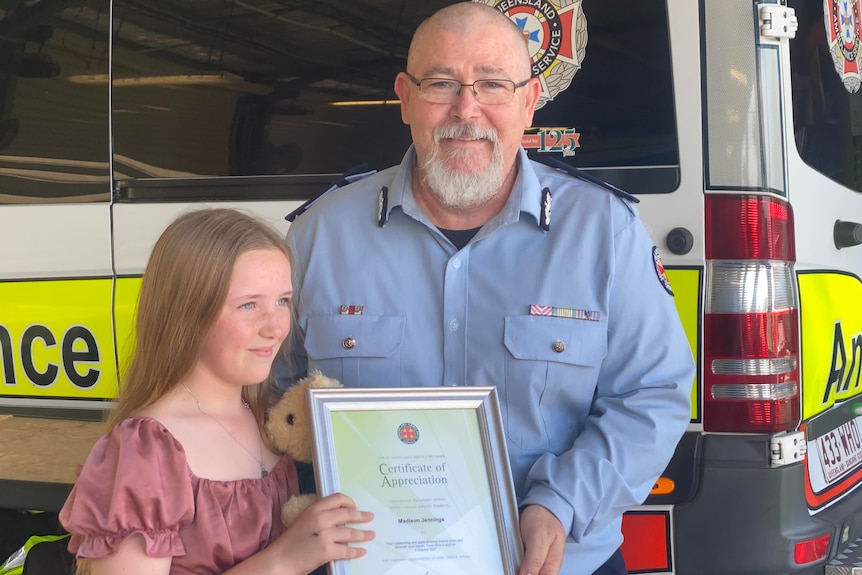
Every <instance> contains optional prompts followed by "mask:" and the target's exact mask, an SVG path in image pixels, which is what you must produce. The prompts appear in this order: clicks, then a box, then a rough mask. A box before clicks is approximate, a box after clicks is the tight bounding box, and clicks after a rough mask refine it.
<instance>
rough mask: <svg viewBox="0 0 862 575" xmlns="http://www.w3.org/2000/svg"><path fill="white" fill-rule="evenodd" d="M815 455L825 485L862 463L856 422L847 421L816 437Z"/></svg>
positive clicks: (861, 440)
mask: <svg viewBox="0 0 862 575" xmlns="http://www.w3.org/2000/svg"><path fill="white" fill-rule="evenodd" d="M817 455H818V456H819V457H820V466H821V467H822V468H823V478H824V479H825V480H826V484H827V485H828V484H831V483H834V482H835V481H837V480H838V479H839V478H840V477H841V476H843V475H844V474H846V473H848V472H849V471H852V470H853V469H854V468H855V467H856V466H857V465H859V463H862V436H860V433H859V427H858V426H857V425H856V421H855V420H853V421H848V422H847V423H844V424H842V425H841V426H839V427H836V428H835V429H833V430H832V431H830V432H828V433H825V434H823V435H821V436H820V437H818V438H817Z"/></svg>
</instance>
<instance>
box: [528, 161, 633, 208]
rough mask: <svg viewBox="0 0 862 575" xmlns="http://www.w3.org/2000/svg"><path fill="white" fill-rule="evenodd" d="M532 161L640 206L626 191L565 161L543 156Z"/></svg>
mask: <svg viewBox="0 0 862 575" xmlns="http://www.w3.org/2000/svg"><path fill="white" fill-rule="evenodd" d="M530 159H531V160H533V161H535V162H539V163H540V164H544V165H546V166H548V167H551V168H556V169H558V170H561V171H563V172H566V173H567V174H569V175H570V176H572V177H575V178H578V179H579V180H583V181H585V182H590V183H591V184H595V185H597V186H599V187H602V188H604V189H606V190H608V191H609V192H611V193H612V194H614V195H615V196H617V197H619V198H622V199H624V200H626V201H629V202H631V203H633V204H639V203H640V200H639V199H638V198H636V197H635V196H633V195H631V194H630V193H628V192H625V191H623V190H621V189H619V188H618V187H616V186H615V185H613V184H609V183H607V182H606V181H604V180H600V179H599V178H597V177H595V176H593V175H591V174H588V173H587V172H585V171H583V170H579V169H578V168H576V167H574V166H570V165H569V164H567V163H565V162H564V161H562V160H559V159H557V158H555V157H553V156H542V157H541V158H538V157H536V156H530Z"/></svg>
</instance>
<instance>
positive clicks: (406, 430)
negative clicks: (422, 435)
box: [398, 423, 419, 445]
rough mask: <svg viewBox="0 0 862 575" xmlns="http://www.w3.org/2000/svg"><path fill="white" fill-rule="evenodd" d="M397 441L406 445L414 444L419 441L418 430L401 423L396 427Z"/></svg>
mask: <svg viewBox="0 0 862 575" xmlns="http://www.w3.org/2000/svg"><path fill="white" fill-rule="evenodd" d="M398 439H400V440H401V443H406V444H407V445H412V444H414V443H416V442H417V441H419V428H418V427H416V426H415V425H413V424H412V423H402V424H401V425H399V426H398Z"/></svg>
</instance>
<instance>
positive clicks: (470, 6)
mask: <svg viewBox="0 0 862 575" xmlns="http://www.w3.org/2000/svg"><path fill="white" fill-rule="evenodd" d="M482 28H490V29H493V30H495V31H499V32H500V34H501V35H504V36H505V35H509V36H510V37H511V38H512V44H513V45H515V46H519V47H521V48H522V50H520V49H519V51H520V52H522V53H523V56H524V57H523V62H522V63H519V66H520V65H521V64H522V65H523V72H524V73H525V74H527V75H529V73H530V52H529V49H528V48H527V40H526V39H525V38H524V33H523V32H522V31H521V29H520V28H518V26H517V25H516V24H515V23H514V22H512V21H511V20H510V19H509V17H508V16H506V15H505V14H503V13H502V12H500V11H499V10H497V9H496V8H494V7H492V6H488V5H487V4H481V3H479V2H459V3H458V4H452V5H451V6H446V7H444V8H441V9H440V10H438V11H437V12H435V13H434V14H432V15H431V16H430V17H429V18H428V19H427V20H425V21H424V22H422V23H421V24H420V25H419V27H418V28H417V29H416V32H415V34H413V41H412V42H411V43H410V49H409V50H408V52H407V67H408V68H412V66H411V64H413V63H414V61H415V59H416V52H417V51H418V50H419V49H420V47H421V46H422V47H423V48H424V49H428V48H429V46H428V45H427V44H426V41H427V40H429V37H433V33H434V32H435V31H440V30H443V31H446V32H451V33H454V34H458V35H460V36H469V35H471V34H474V33H476V32H477V31H478V30H480V29H482ZM423 44H425V45H424V46H423ZM431 48H432V49H433V45H432V46H431Z"/></svg>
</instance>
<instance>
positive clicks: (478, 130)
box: [434, 124, 499, 145]
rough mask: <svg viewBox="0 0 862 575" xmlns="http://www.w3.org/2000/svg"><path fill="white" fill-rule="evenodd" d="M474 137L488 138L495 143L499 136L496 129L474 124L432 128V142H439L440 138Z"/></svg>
mask: <svg viewBox="0 0 862 575" xmlns="http://www.w3.org/2000/svg"><path fill="white" fill-rule="evenodd" d="M464 138H466V139H475V140H488V141H489V142H491V143H493V144H495V145H496V144H497V142H498V141H499V137H498V135H497V131H496V130H494V129H493V128H483V127H482V126H477V125H476V124H450V125H447V126H436V127H435V128H434V143H435V144H439V143H440V140H455V139H464Z"/></svg>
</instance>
